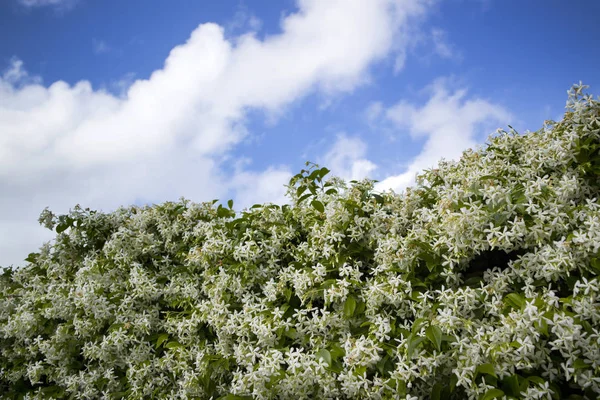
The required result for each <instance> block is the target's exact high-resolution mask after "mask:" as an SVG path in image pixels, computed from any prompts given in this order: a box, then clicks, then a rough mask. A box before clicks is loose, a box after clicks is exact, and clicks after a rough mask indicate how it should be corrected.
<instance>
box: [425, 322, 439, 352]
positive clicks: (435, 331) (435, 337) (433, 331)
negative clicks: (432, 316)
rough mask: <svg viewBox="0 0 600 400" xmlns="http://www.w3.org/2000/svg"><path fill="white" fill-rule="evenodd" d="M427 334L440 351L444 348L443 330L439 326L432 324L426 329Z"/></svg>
mask: <svg viewBox="0 0 600 400" xmlns="http://www.w3.org/2000/svg"><path fill="white" fill-rule="evenodd" d="M425 336H427V339H429V341H430V342H431V343H433V345H434V346H435V348H436V349H437V350H438V351H440V350H441V349H442V330H441V329H440V328H439V327H437V326H434V325H431V326H430V327H429V328H427V330H426V331H425Z"/></svg>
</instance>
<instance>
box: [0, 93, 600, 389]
mask: <svg viewBox="0 0 600 400" xmlns="http://www.w3.org/2000/svg"><path fill="white" fill-rule="evenodd" d="M583 89H584V87H583V86H581V85H579V86H574V87H573V88H572V89H571V91H570V96H569V101H568V104H567V112H566V114H565V116H564V119H563V120H562V121H560V122H552V121H547V122H546V124H545V126H544V128H543V129H541V130H540V131H537V132H534V133H528V134H526V135H519V134H517V133H516V132H515V131H514V130H512V129H511V130H510V132H505V131H499V132H498V134H497V135H493V136H490V138H489V143H488V144H487V146H486V147H485V148H481V149H477V150H467V151H465V152H464V154H463V157H462V158H461V160H460V161H458V162H447V161H443V160H442V161H441V162H440V163H439V167H438V168H437V169H432V170H428V171H425V172H424V173H423V174H421V175H419V176H418V178H417V185H416V187H414V188H409V189H407V190H406V192H404V193H401V194H395V193H393V192H385V193H376V192H375V191H374V181H370V180H364V181H360V182H357V181H352V182H349V183H345V182H343V181H342V180H340V179H339V178H331V179H328V180H326V179H325V177H326V176H327V175H328V173H329V170H327V169H326V168H319V166H317V165H315V164H310V163H307V167H308V169H306V170H302V171H301V172H300V173H299V174H298V175H296V176H294V177H293V178H292V179H291V181H290V184H289V186H288V194H289V197H290V204H288V205H283V206H279V205H274V204H262V205H261V204H259V205H255V206H253V207H251V208H250V209H246V210H243V211H242V212H241V213H240V214H239V215H238V214H236V212H235V211H234V210H233V202H231V201H230V202H228V207H223V206H222V205H218V206H215V204H216V203H217V201H216V200H215V201H213V202H209V203H202V204H195V203H192V202H190V201H188V200H185V199H181V201H180V202H177V203H172V202H167V203H164V204H161V205H155V206H152V207H144V208H139V207H129V208H120V209H118V210H117V211H115V212H113V213H110V214H104V213H99V212H95V211H90V210H89V209H86V210H82V209H81V208H80V207H79V206H76V207H75V209H74V210H72V211H71V212H70V213H69V214H68V215H61V216H56V215H54V214H53V213H52V212H51V211H49V210H47V209H46V210H44V211H43V212H42V214H41V216H40V223H41V224H43V225H45V226H46V227H48V228H49V229H53V230H55V231H56V233H57V235H56V240H55V242H54V243H53V244H51V243H47V244H45V245H44V246H43V247H42V248H41V249H40V250H39V251H38V252H36V253H31V254H30V255H29V256H28V257H27V259H26V261H27V263H28V264H27V265H26V266H24V267H22V268H18V269H10V268H7V269H5V270H4V272H3V273H2V275H1V276H0V354H1V357H0V393H2V396H3V398H40V399H46V398H77V399H91V398H101V397H105V398H112V399H117V398H128V399H142V398H179V399H187V398H189V399H191V398H206V399H208V398H213V399H251V398H256V399H271V398H282V399H288V398H304V399H306V398H374V399H378V398H379V399H385V398H407V399H415V398H430V399H463V398H469V399H495V398H510V399H539V398H552V399H563V398H569V399H581V398H597V397H599V396H600V346H599V343H600V336H599V332H600V301H599V299H600V297H599V296H600V282H599V278H598V274H599V273H600V207H599V206H598V203H597V199H598V195H599V191H600V181H599V179H598V177H599V173H600V154H599V151H600V150H599V149H600V106H599V103H598V102H597V101H594V100H593V99H592V98H591V97H590V96H588V95H585V94H583Z"/></svg>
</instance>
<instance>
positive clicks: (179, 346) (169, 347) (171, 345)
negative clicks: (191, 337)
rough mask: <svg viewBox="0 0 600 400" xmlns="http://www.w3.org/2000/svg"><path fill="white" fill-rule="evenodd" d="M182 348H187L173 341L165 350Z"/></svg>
mask: <svg viewBox="0 0 600 400" xmlns="http://www.w3.org/2000/svg"><path fill="white" fill-rule="evenodd" d="M182 347H185V346H184V345H182V344H181V343H179V342H177V341H175V340H173V341H171V342H169V343H167V344H166V345H165V348H167V349H169V350H171V349H177V348H182Z"/></svg>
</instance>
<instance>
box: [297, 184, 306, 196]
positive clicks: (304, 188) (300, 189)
mask: <svg viewBox="0 0 600 400" xmlns="http://www.w3.org/2000/svg"><path fill="white" fill-rule="evenodd" d="M306 189H308V188H307V187H306V186H300V187H299V188H298V189H296V196H300V195H301V194H302V193H304V192H305V191H306Z"/></svg>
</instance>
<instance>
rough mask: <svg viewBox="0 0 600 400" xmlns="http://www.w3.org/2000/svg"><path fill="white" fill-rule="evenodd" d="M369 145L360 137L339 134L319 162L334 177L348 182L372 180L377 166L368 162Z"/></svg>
mask: <svg viewBox="0 0 600 400" xmlns="http://www.w3.org/2000/svg"><path fill="white" fill-rule="evenodd" d="M366 154H367V144H366V143H365V142H363V141H362V140H361V139H360V138H358V137H348V136H346V135H345V134H342V133H340V134H338V135H337V138H336V141H335V143H334V144H333V146H331V149H330V150H329V151H328V152H327V153H326V154H325V155H324V156H323V157H322V158H321V160H319V163H320V164H322V165H325V166H327V168H329V169H330V170H331V172H332V174H333V175H335V176H339V177H341V178H344V179H346V180H353V179H356V180H359V179H363V178H372V176H371V173H372V172H373V171H374V170H375V169H376V168H377V166H376V165H375V164H374V163H372V162H371V161H369V160H367V159H366V158H365V157H366Z"/></svg>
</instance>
